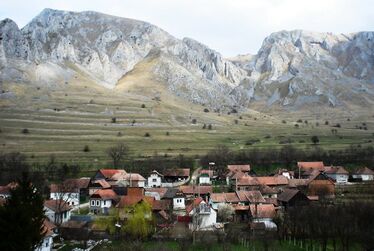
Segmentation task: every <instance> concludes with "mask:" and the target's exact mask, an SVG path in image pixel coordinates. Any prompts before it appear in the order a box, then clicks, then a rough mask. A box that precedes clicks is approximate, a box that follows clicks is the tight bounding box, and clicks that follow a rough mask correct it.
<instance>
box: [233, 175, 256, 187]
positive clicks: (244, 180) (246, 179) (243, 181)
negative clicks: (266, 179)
mask: <svg viewBox="0 0 374 251" xmlns="http://www.w3.org/2000/svg"><path fill="white" fill-rule="evenodd" d="M236 184H237V185H238V186H258V185H260V183H259V181H258V180H257V178H256V177H252V176H243V177H241V178H240V179H238V181H237V183H236Z"/></svg>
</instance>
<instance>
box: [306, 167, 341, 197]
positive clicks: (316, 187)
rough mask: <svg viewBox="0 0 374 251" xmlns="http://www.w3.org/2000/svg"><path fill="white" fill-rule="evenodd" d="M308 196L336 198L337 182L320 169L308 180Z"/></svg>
mask: <svg viewBox="0 0 374 251" xmlns="http://www.w3.org/2000/svg"><path fill="white" fill-rule="evenodd" d="M307 196H308V197H309V196H318V198H321V197H324V198H330V199H331V198H334V197H335V183H334V182H333V180H331V178H329V177H328V176H327V175H326V174H324V173H322V172H318V171H317V172H314V174H313V175H312V176H311V177H310V178H309V181H308V186H307Z"/></svg>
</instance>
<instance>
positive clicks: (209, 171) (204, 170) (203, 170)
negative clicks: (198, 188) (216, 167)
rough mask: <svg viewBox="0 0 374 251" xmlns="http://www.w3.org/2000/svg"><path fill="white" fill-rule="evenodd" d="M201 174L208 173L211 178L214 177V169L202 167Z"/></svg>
mask: <svg viewBox="0 0 374 251" xmlns="http://www.w3.org/2000/svg"><path fill="white" fill-rule="evenodd" d="M199 174H200V175H202V174H204V175H208V177H209V178H212V177H213V170H206V169H202V170H200V171H199Z"/></svg>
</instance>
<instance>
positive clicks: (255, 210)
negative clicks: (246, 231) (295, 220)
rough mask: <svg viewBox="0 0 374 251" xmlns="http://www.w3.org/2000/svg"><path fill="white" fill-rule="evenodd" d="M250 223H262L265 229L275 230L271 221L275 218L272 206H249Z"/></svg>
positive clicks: (275, 226)
mask: <svg viewBox="0 0 374 251" xmlns="http://www.w3.org/2000/svg"><path fill="white" fill-rule="evenodd" d="M249 210H250V214H251V218H252V222H256V223H259V222H262V223H264V224H265V228H266V229H276V228H277V225H276V224H275V223H274V221H273V219H274V217H275V216H276V213H275V207H274V205H273V204H255V205H250V206H249Z"/></svg>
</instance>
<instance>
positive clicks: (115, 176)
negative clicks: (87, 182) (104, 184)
mask: <svg viewBox="0 0 374 251" xmlns="http://www.w3.org/2000/svg"><path fill="white" fill-rule="evenodd" d="M126 174H127V173H126V171H125V170H123V169H99V170H98V171H97V172H96V173H95V175H94V176H93V178H92V180H103V179H104V180H106V181H118V180H121V179H122V177H123V176H125V175H126Z"/></svg>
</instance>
